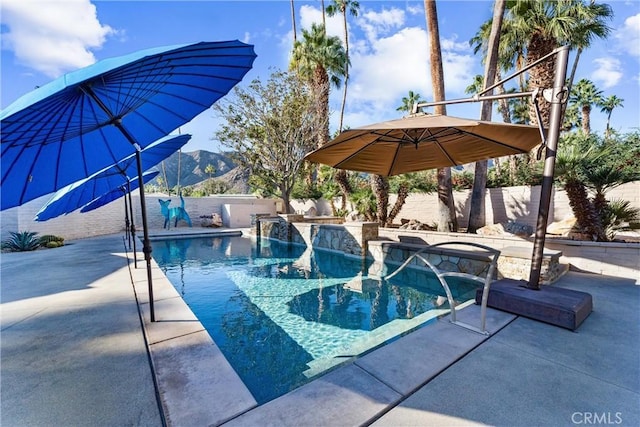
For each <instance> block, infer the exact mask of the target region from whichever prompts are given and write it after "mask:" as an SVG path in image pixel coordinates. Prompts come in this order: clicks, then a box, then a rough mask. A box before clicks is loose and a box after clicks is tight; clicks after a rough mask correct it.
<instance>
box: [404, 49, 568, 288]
mask: <svg viewBox="0 0 640 427" xmlns="http://www.w3.org/2000/svg"><path fill="white" fill-rule="evenodd" d="M552 57H556V67H555V76H554V83H553V88H550V90H548V89H549V88H542V89H543V95H544V97H545V99H546V100H547V101H548V102H550V103H551V117H550V121H549V130H548V132H547V137H546V138H544V130H543V127H542V123H540V120H538V126H539V128H540V134H541V135H542V142H543V145H544V146H545V147H546V154H545V162H544V172H543V180H542V189H541V193H540V204H539V207H538V217H537V222H536V234H535V239H534V242H533V254H532V258H531V270H530V273H529V282H528V285H527V287H528V288H530V289H540V284H539V281H540V271H541V267H542V258H543V253H544V242H545V238H546V231H547V223H548V218H549V206H550V205H551V193H552V190H553V174H554V168H555V162H556V151H557V148H558V139H559V136H560V127H561V124H562V114H563V105H564V104H565V103H566V102H567V98H568V93H567V88H566V87H565V80H566V77H567V64H568V60H569V46H562V47H559V48H557V49H555V50H554V51H553V52H550V53H549V54H547V55H545V56H543V57H542V58H540V59H538V60H537V61H535V62H532V63H531V64H529V65H528V66H526V67H525V68H523V69H522V70H520V71H518V72H516V73H514V74H512V75H511V76H509V77H506V78H504V79H503V80H501V81H499V82H497V83H495V84H494V85H492V86H490V87H488V88H486V89H484V90H483V91H482V92H479V93H478V94H476V95H474V96H473V97H471V98H463V99H454V100H450V101H446V100H445V101H438V102H426V103H416V104H414V105H413V110H412V113H414V114H415V113H417V112H418V109H419V108H421V107H431V106H434V105H442V104H461V103H468V102H480V101H492V100H497V99H506V98H524V97H527V96H531V97H532V98H534V102H535V97H536V96H537V94H538V90H539V89H536V90H534V91H531V92H520V93H510V94H502V95H488V96H483V94H484V93H486V92H488V91H490V90H492V89H494V88H495V87H497V86H498V85H500V84H502V83H504V82H506V81H508V80H511V79H512V78H514V77H516V76H518V75H520V74H522V73H524V72H525V71H527V70H529V69H530V68H533V67H535V66H536V65H538V64H539V63H541V62H543V61H547V60H549V59H550V58H552Z"/></svg>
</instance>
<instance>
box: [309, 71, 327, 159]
mask: <svg viewBox="0 0 640 427" xmlns="http://www.w3.org/2000/svg"><path fill="white" fill-rule="evenodd" d="M313 81H314V85H315V88H314V89H315V90H316V94H317V98H316V99H318V101H319V102H318V104H319V105H318V108H319V109H318V114H319V115H320V117H323V118H325V117H329V91H330V87H329V76H328V74H327V71H326V70H325V69H324V68H323V67H321V66H318V67H316V70H315V73H314V79H313ZM322 127H323V128H322V130H321V131H320V132H318V147H322V146H323V145H324V144H326V143H327V142H329V139H330V137H329V121H328V120H325V121H324V123H323V124H322Z"/></svg>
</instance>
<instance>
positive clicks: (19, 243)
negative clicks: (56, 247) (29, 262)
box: [2, 231, 40, 252]
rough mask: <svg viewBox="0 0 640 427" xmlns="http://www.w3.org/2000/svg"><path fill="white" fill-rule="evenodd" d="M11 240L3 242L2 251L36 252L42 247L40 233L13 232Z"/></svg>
mask: <svg viewBox="0 0 640 427" xmlns="http://www.w3.org/2000/svg"><path fill="white" fill-rule="evenodd" d="M10 234H11V238H9V239H7V240H5V241H4V242H2V249H6V250H9V251H12V252H24V251H34V250H36V249H38V248H39V247H40V239H39V238H38V233H36V232H33V231H19V232H17V233H15V232H13V231H12V232H11V233H10Z"/></svg>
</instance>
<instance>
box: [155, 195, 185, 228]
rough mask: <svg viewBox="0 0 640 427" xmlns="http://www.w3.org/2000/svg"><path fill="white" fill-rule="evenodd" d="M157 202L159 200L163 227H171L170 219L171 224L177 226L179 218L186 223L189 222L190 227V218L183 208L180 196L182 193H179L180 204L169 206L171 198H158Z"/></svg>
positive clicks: (182, 200)
mask: <svg viewBox="0 0 640 427" xmlns="http://www.w3.org/2000/svg"><path fill="white" fill-rule="evenodd" d="M158 202H160V211H162V215H163V216H164V228H166V229H169V228H171V221H173V226H174V227H177V226H178V221H180V220H184V221H186V222H187V224H189V227H192V225H191V218H190V217H189V214H188V213H187V211H186V210H185V209H184V199H183V198H182V194H181V195H180V206H174V207H169V204H170V203H171V199H169V200H162V199H159V200H158Z"/></svg>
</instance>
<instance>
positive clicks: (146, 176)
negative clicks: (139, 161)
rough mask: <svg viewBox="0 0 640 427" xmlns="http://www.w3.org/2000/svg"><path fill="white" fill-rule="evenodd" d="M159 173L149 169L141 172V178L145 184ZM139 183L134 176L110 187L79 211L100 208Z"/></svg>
mask: <svg viewBox="0 0 640 427" xmlns="http://www.w3.org/2000/svg"><path fill="white" fill-rule="evenodd" d="M159 173H160V171H158V170H151V171H148V172H145V173H143V174H142V180H143V181H144V182H145V184H146V183H147V182H149V181H151V180H152V179H153V178H155V177H156V176H158V174H159ZM139 185H140V183H139V182H138V177H135V178H134V179H131V180H129V181H127V182H126V183H124V184H122V185H120V186H118V187H116V188H114V189H112V190H111V191H109V192H108V193H105V194H103V195H102V196H100V197H98V198H97V199H95V200H93V201H91V202H89V203H87V204H86V205H84V206H83V207H82V208H80V212H82V213H85V212H91V211H93V210H96V209H98V208H101V207H103V206H104V205H107V204H109V203H111V202H113V201H114V200H118V199H119V198H120V197H122V196H124V195H126V194H128V193H131V192H132V191H133V190H135V189H137V188H138V186H139ZM125 204H126V199H125ZM125 215H126V208H125Z"/></svg>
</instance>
